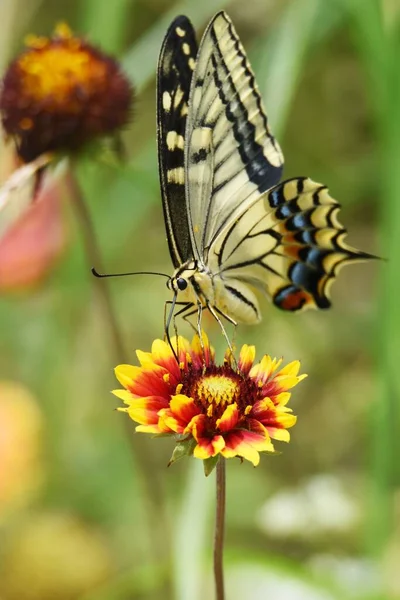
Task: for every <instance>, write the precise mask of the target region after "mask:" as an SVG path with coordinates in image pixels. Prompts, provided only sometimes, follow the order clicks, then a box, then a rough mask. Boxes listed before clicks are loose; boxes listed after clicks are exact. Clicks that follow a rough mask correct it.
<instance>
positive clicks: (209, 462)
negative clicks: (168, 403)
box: [203, 454, 220, 477]
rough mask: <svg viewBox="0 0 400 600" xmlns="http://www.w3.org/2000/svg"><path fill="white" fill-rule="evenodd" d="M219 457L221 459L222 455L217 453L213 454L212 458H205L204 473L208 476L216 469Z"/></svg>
mask: <svg viewBox="0 0 400 600" xmlns="http://www.w3.org/2000/svg"><path fill="white" fill-rule="evenodd" d="M219 459H220V455H219V454H217V455H216V456H211V458H207V459H206V460H203V467H204V475H205V476H206V477H208V476H209V475H210V474H211V473H212V472H213V471H214V469H215V467H216V466H217V463H218V461H219Z"/></svg>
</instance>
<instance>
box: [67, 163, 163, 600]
mask: <svg viewBox="0 0 400 600" xmlns="http://www.w3.org/2000/svg"><path fill="white" fill-rule="evenodd" d="M67 186H68V191H69V193H70V197H71V202H72V204H73V207H74V209H75V212H76V216H77V220H78V222H79V225H80V227H81V231H82V237H83V243H84V246H85V253H86V257H87V261H88V265H89V267H93V266H95V267H96V269H98V270H99V271H103V265H102V262H103V261H102V258H101V253H100V250H99V245H98V243H97V238H96V233H95V230H94V226H93V222H92V219H91V216H90V213H89V210H88V207H87V204H86V202H85V199H84V197H83V195H82V192H81V189H80V186H79V184H78V182H77V181H76V179H75V177H74V175H73V173H72V171H70V172H69V174H68V176H67ZM88 273H89V269H88ZM93 285H94V288H95V292H96V294H97V298H98V301H99V305H100V307H101V310H102V312H103V315H104V320H105V321H106V322H107V323H108V325H109V329H110V335H111V341H112V352H113V355H114V359H113V360H114V361H115V363H116V364H120V363H127V362H129V360H128V358H127V353H126V350H125V347H124V342H123V339H122V335H121V332H120V329H119V326H118V322H117V319H116V316H115V312H114V310H113V306H112V301H111V296H110V292H109V288H108V285H107V282H105V281H104V279H98V278H96V277H93ZM123 422H124V427H125V434H126V436H127V438H128V442H129V447H130V449H131V453H132V457H133V460H134V465H135V468H136V469H137V470H138V472H139V480H140V482H141V484H142V487H143V493H144V496H145V498H146V500H145V506H146V508H147V511H148V522H149V531H150V535H149V537H150V538H151V539H150V543H151V546H152V547H151V554H150V556H151V557H152V560H156V561H157V562H164V561H165V555H163V549H164V548H165V542H166V538H168V536H166V535H165V534H166V531H167V518H166V514H165V506H163V502H162V501H161V499H162V498H163V497H164V493H163V486H162V484H161V482H160V479H159V477H158V476H157V468H156V466H155V465H154V463H153V461H152V459H151V452H150V451H148V450H147V449H146V447H145V444H146V441H145V440H143V438H140V440H139V438H138V437H136V436H135V435H134V433H133V427H132V423H131V421H130V419H123ZM163 509H164V510H163ZM167 551H169V548H168V550H167ZM168 562H169V561H168ZM166 586H168V590H165V591H166V592H168V594H169V597H172V595H171V593H170V589H169V588H170V586H171V582H170V581H169V580H168V582H166ZM166 597H168V595H167V596H166Z"/></svg>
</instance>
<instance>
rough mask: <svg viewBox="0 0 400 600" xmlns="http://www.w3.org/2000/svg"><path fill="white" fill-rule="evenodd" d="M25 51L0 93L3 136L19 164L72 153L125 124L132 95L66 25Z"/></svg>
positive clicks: (113, 68)
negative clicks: (49, 154) (46, 155)
mask: <svg viewBox="0 0 400 600" xmlns="http://www.w3.org/2000/svg"><path fill="white" fill-rule="evenodd" d="M26 45H27V49H26V50H25V51H24V52H22V54H20V56H18V57H17V58H16V59H15V60H14V61H13V62H12V63H11V64H10V66H9V67H8V69H7V71H6V73H5V75H4V78H3V82H2V91H1V93H0V111H1V114H2V124H3V128H4V131H5V132H6V134H7V136H9V137H12V138H13V139H14V140H15V142H16V146H17V152H18V155H19V157H20V158H21V159H22V160H23V161H24V162H30V161H32V160H35V158H37V157H38V156H40V155H41V154H43V153H44V152H49V151H52V152H53V151H64V152H71V151H75V150H77V149H79V148H81V147H82V146H83V145H84V144H86V142H88V141H91V140H92V139H94V138H97V137H99V136H104V135H110V134H113V133H115V132H116V131H117V130H118V129H120V128H121V127H123V126H124V125H125V124H126V123H127V121H128V119H129V115H130V110H131V102H132V95H133V91H132V86H131V85H130V83H129V82H128V79H127V78H126V77H125V75H124V74H123V73H122V71H121V69H120V67H119V64H118V62H117V61H116V60H114V59H113V58H111V57H110V56H107V55H106V54H104V53H103V52H101V51H100V50H99V49H97V48H95V47H94V46H92V45H90V44H89V43H88V42H86V41H85V40H83V39H81V38H79V37H76V36H74V35H73V34H72V32H71V31H70V29H69V28H68V26H67V25H65V24H60V25H58V26H57V27H56V29H55V32H54V34H53V36H52V37H50V38H47V37H36V36H33V35H31V36H28V38H27V40H26Z"/></svg>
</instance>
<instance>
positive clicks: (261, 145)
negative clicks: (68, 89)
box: [157, 12, 370, 324]
mask: <svg viewBox="0 0 400 600" xmlns="http://www.w3.org/2000/svg"><path fill="white" fill-rule="evenodd" d="M157 96H158V104H157V106H158V111H157V113H158V130H157V131H158V156H159V170H160V183H161V192H162V200H163V210H164V217H165V223H166V231H167V240H168V246H169V250H170V254H171V259H172V262H173V265H174V267H175V271H174V273H173V276H172V277H171V279H170V281H169V283H168V287H169V288H170V289H171V290H172V291H173V292H174V302H175V301H178V302H180V303H187V304H188V308H189V309H190V308H191V307H194V308H195V309H196V308H198V310H199V311H200V312H201V309H203V308H207V309H208V310H210V311H211V312H212V314H213V315H214V316H215V317H216V318H218V319H219V317H220V316H225V317H226V318H228V319H229V320H230V321H231V322H235V323H247V324H251V323H257V322H259V321H260V319H261V312H260V308H259V304H258V299H257V295H256V293H257V292H261V293H262V294H266V295H267V296H268V297H269V298H270V299H271V301H272V302H273V303H274V304H275V305H276V306H277V307H279V308H281V309H283V310H287V311H298V310H303V309H306V308H328V307H329V306H330V300H329V289H330V286H331V284H332V282H333V280H334V279H335V277H336V275H337V273H338V271H339V269H340V268H341V267H342V266H343V265H345V264H348V263H351V262H355V261H357V260H363V259H366V258H370V256H369V255H367V254H366V253H363V252H360V251H358V250H356V249H354V248H351V247H350V246H348V245H347V244H346V243H345V242H344V237H345V235H346V231H345V229H344V228H343V227H342V226H341V224H340V223H339V221H338V219H337V212H338V210H339V208H340V206H339V204H338V203H337V202H336V201H335V200H334V199H333V198H332V197H331V196H330V195H329V193H328V190H327V188H326V186H324V185H321V184H319V183H316V182H314V181H312V180H311V179H309V178H307V177H297V178H293V179H289V180H287V181H283V182H281V183H279V181H280V178H281V175H282V170H283V155H282V152H281V149H280V147H279V144H278V142H277V141H276V140H275V138H274V137H273V135H272V133H271V130H270V128H269V124H268V120H267V117H266V113H265V111H264V108H263V105H262V99H261V96H260V93H259V90H258V87H257V84H256V82H255V77H254V74H253V72H252V70H251V68H250V65H249V63H248V60H247V57H246V54H245V51H244V49H243V47H242V45H241V43H240V40H239V38H238V36H237V33H236V31H235V29H234V27H233V24H232V22H231V20H230V19H229V17H228V16H227V15H226V13H225V12H220V13H218V14H217V15H215V17H214V18H213V19H212V20H211V21H210V23H209V25H208V26H207V28H206V31H205V33H204V35H203V38H202V40H201V43H200V46H199V48H197V42H196V37H195V32H194V30H193V27H192V25H191V23H190V21H189V20H188V19H187V18H186V17H183V16H181V17H177V19H175V20H174V21H173V22H172V24H171V26H170V28H169V30H168V32H167V34H166V36H165V39H164V43H163V46H162V49H161V53H160V58H159V68H158V92H157Z"/></svg>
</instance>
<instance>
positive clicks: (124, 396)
mask: <svg viewBox="0 0 400 600" xmlns="http://www.w3.org/2000/svg"><path fill="white" fill-rule="evenodd" d="M111 393H112V394H114V396H117V398H119V399H120V400H122V401H123V402H125V404H130V402H131V401H132V400H133V396H132V394H131V392H130V391H129V390H112V392H111Z"/></svg>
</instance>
